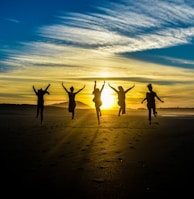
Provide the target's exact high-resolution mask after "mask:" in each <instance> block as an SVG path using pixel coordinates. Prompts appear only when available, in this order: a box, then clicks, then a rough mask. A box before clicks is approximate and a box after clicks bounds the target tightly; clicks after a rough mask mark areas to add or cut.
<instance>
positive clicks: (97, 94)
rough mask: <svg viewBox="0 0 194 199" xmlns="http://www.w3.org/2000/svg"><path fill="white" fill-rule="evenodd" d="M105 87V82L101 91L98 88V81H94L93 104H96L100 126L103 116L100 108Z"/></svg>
mask: <svg viewBox="0 0 194 199" xmlns="http://www.w3.org/2000/svg"><path fill="white" fill-rule="evenodd" d="M104 85H105V81H104V83H103V85H102V87H101V89H99V88H97V87H96V81H94V90H93V92H92V94H93V95H94V98H93V102H94V103H95V108H96V115H97V119H98V124H100V116H101V115H102V113H101V109H100V107H101V106H102V100H101V93H102V91H103V89H104Z"/></svg>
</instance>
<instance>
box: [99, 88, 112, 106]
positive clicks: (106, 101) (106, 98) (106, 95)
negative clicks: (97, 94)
mask: <svg viewBox="0 0 194 199" xmlns="http://www.w3.org/2000/svg"><path fill="white" fill-rule="evenodd" d="M101 99H102V108H104V109H109V108H113V107H114V106H115V98H114V96H113V95H112V91H111V90H109V89H104V90H103V91H102V95H101Z"/></svg>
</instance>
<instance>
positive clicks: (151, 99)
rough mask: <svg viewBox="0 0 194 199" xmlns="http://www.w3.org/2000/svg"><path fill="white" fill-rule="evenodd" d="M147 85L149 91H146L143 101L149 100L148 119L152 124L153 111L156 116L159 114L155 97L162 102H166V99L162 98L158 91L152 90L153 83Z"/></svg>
mask: <svg viewBox="0 0 194 199" xmlns="http://www.w3.org/2000/svg"><path fill="white" fill-rule="evenodd" d="M147 87H148V90H149V92H147V93H146V97H145V98H144V99H143V100H142V102H141V103H143V102H144V101H145V100H147V108H148V120H149V123H150V124H151V112H152V111H153V114H154V116H155V117H156V116H157V112H156V103H155V97H156V98H157V99H158V100H159V101H161V102H164V101H163V100H161V99H160V98H159V97H158V95H157V93H156V92H154V91H153V90H152V84H148V85H147Z"/></svg>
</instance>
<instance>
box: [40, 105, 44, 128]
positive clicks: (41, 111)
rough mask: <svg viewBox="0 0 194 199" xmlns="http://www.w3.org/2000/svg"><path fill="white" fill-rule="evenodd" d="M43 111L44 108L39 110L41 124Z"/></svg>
mask: <svg viewBox="0 0 194 199" xmlns="http://www.w3.org/2000/svg"><path fill="white" fill-rule="evenodd" d="M43 111H44V106H42V107H41V109H40V121H41V124H42V122H43Z"/></svg>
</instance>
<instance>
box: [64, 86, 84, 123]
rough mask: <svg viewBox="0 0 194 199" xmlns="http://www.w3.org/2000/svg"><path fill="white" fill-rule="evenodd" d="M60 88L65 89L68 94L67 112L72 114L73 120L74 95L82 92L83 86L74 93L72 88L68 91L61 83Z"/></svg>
mask: <svg viewBox="0 0 194 199" xmlns="http://www.w3.org/2000/svg"><path fill="white" fill-rule="evenodd" d="M62 87H63V88H64V89H65V91H66V92H67V94H68V97H69V102H68V111H69V112H70V113H72V120H73V119H74V116H75V108H76V101H75V96H76V94H78V93H79V92H80V91H82V90H83V89H84V88H85V85H84V86H83V87H82V88H81V89H79V90H78V91H77V92H74V87H73V86H71V87H70V90H69V91H68V90H67V88H66V87H65V86H64V85H63V82H62Z"/></svg>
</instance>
